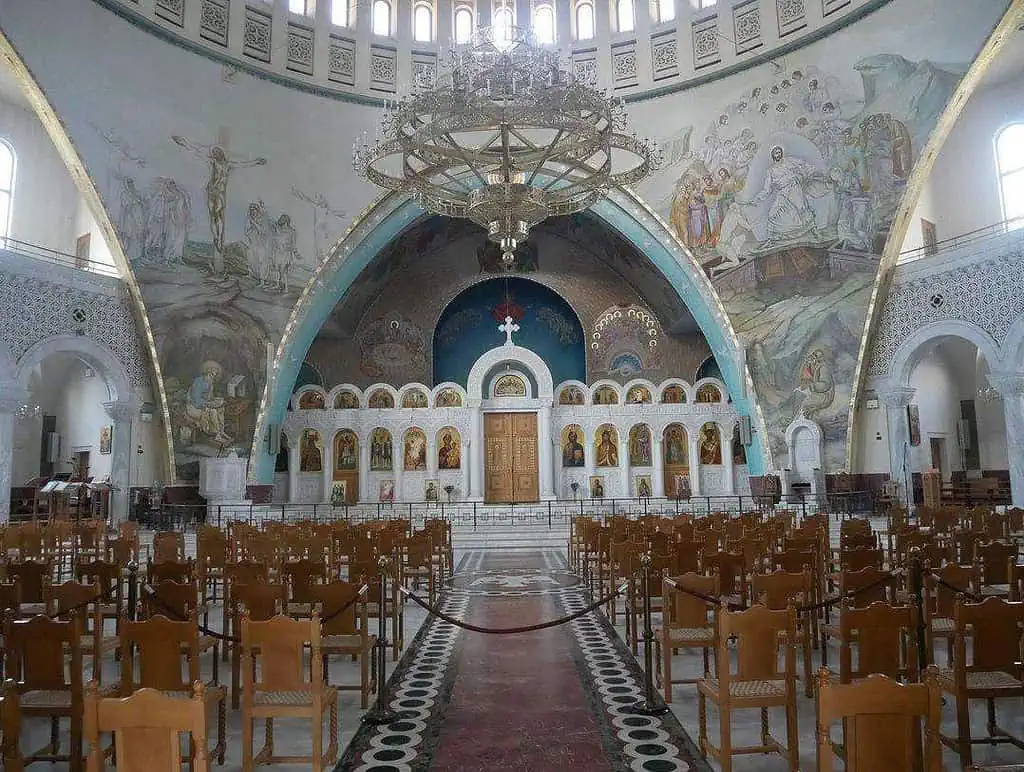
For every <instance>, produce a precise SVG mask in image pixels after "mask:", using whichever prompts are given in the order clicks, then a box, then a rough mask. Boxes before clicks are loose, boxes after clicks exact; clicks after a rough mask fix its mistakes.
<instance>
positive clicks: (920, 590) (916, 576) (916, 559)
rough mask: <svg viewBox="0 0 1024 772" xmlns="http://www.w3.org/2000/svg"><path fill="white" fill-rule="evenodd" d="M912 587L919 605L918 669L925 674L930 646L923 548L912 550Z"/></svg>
mask: <svg viewBox="0 0 1024 772" xmlns="http://www.w3.org/2000/svg"><path fill="white" fill-rule="evenodd" d="M910 586H911V588H912V589H913V592H914V601H915V602H916V603H917V661H918V668H919V669H920V670H921V672H924V668H925V667H927V666H928V665H929V664H931V663H930V662H928V646H927V639H926V636H927V634H928V631H927V629H926V628H925V619H924V603H925V597H924V566H923V565H922V563H921V548H920V547H913V548H911V550H910Z"/></svg>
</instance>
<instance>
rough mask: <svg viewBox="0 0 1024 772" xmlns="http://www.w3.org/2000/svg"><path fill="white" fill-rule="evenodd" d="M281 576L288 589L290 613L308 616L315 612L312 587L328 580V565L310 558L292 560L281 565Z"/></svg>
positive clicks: (288, 609)
mask: <svg viewBox="0 0 1024 772" xmlns="http://www.w3.org/2000/svg"><path fill="white" fill-rule="evenodd" d="M281 578H282V580H283V581H284V584H285V586H286V587H287V589H288V596H287V599H286V600H287V607H286V608H287V611H288V613H289V614H293V615H296V616H306V617H308V616H309V615H310V614H312V613H313V593H312V588H313V586H314V585H317V584H323V583H324V582H325V581H327V566H326V565H325V564H324V563H323V562H319V563H318V562H316V561H313V560H310V559H309V558H302V559H301V560H290V561H288V562H287V563H285V564H284V565H282V566H281Z"/></svg>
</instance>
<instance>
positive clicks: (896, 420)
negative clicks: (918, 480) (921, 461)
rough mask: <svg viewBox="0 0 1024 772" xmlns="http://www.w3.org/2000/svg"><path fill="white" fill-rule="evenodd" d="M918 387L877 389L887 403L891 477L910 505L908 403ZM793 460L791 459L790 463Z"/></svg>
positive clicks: (881, 399)
mask: <svg viewBox="0 0 1024 772" xmlns="http://www.w3.org/2000/svg"><path fill="white" fill-rule="evenodd" d="M915 392H916V389H912V388H910V387H908V386H896V385H893V386H888V387H885V388H882V389H878V390H877V392H876V393H877V394H878V399H879V400H880V401H881V403H882V404H883V405H885V423H886V425H887V427H888V434H889V479H891V480H892V481H893V482H896V483H898V484H899V489H900V491H901V492H902V499H903V501H904V502H906V503H907V506H908V507H909V506H910V501H911V491H910V490H909V486H910V485H911V482H910V479H911V478H910V467H909V464H910V458H909V456H910V426H909V424H908V422H907V405H909V404H910V401H911V400H912V399H913V398H914V394H915ZM792 463H793V461H792V459H790V464H792Z"/></svg>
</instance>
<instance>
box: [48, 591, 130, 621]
mask: <svg viewBox="0 0 1024 772" xmlns="http://www.w3.org/2000/svg"><path fill="white" fill-rule="evenodd" d="M116 592H117V588H116V587H112V588H110V589H109V590H107V591H106V592H101V593H99V594H97V595H96V596H94V597H92V598H89V599H88V600H83V601H81V602H80V603H75V604H74V605H71V606H68V607H67V608H62V609H58V610H57V611H54V612H52V613H48V614H46V616H47V618H48V619H60V618H61V617H62V616H65V615H67V614H73V613H74V612H76V611H79V610H80V609H83V608H86V607H87V606H90V605H92V604H93V603H106V602H107V601H109V600H110V599H111V598H113V597H114V595H115V593H116Z"/></svg>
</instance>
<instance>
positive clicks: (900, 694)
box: [817, 668, 942, 772]
mask: <svg viewBox="0 0 1024 772" xmlns="http://www.w3.org/2000/svg"><path fill="white" fill-rule="evenodd" d="M941 719H942V696H941V692H940V690H939V688H938V684H937V682H936V677H935V674H934V673H929V675H928V676H927V677H926V678H925V682H924V683H923V684H901V683H899V682H897V681H893V680H891V679H889V678H888V677H886V676H884V675H880V674H876V675H871V676H869V677H868V678H867V679H866V680H864V681H860V682H858V683H856V684H836V683H833V682H832V680H831V678H830V674H829V672H828V670H826V669H824V668H822V669H821V671H819V674H818V723H817V735H818V743H817V762H818V763H817V770H818V772H832V769H833V755H834V744H833V743H832V740H831V734H830V730H831V726H832V724H833V723H835V722H837V721H842V722H843V726H844V737H845V742H844V744H843V757H844V763H845V767H844V769H845V770H846V772H876V771H878V772H880V771H881V770H885V772H918V771H919V770H922V768H923V772H942V744H941V743H940V742H939V723H940V721H941ZM922 724H923V725H924V754H923V767H922V763H921V762H922V753H921V742H920V741H921V725H922Z"/></svg>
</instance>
